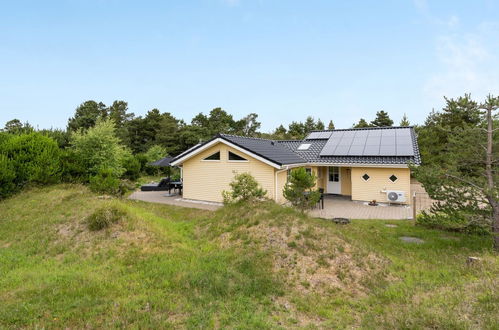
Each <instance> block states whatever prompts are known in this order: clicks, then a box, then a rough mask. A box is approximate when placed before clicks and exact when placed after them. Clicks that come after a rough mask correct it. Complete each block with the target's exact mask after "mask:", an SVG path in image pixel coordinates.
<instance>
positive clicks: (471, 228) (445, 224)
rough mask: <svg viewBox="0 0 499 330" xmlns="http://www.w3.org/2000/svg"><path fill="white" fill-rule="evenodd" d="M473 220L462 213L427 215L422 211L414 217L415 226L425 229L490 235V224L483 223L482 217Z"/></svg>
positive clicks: (471, 216)
mask: <svg viewBox="0 0 499 330" xmlns="http://www.w3.org/2000/svg"><path fill="white" fill-rule="evenodd" d="M474 218H475V217H474V216H473V215H471V214H469V215H466V214H464V213H462V212H454V213H453V214H447V213H444V212H433V213H428V212H425V211H423V212H421V214H418V216H417V217H416V224H417V225H419V226H423V227H427V228H433V229H440V230H447V231H456V232H464V233H473V234H479V235H487V234H490V223H484V221H483V218H482V217H476V218H477V219H476V221H473V219H474Z"/></svg>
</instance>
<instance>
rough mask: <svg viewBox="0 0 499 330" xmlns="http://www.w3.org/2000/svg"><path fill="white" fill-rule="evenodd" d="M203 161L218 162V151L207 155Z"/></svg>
mask: <svg viewBox="0 0 499 330" xmlns="http://www.w3.org/2000/svg"><path fill="white" fill-rule="evenodd" d="M203 160H220V151H217V152H215V153H214V154H211V155H209V156H208V157H206V158H205V159H203Z"/></svg>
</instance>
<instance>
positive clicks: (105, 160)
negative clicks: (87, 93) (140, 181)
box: [71, 119, 127, 177]
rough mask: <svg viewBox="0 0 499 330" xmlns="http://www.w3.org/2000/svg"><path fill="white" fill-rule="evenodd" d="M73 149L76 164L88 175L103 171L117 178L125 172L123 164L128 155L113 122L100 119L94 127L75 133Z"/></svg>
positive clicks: (72, 138)
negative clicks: (111, 173)
mask: <svg viewBox="0 0 499 330" xmlns="http://www.w3.org/2000/svg"><path fill="white" fill-rule="evenodd" d="M71 148H72V149H73V156H74V157H75V162H78V163H79V164H80V166H81V167H82V168H85V169H86V173H87V174H88V175H91V176H93V175H96V174H97V173H99V171H100V170H102V169H106V170H110V171H112V172H113V175H114V176H115V177H120V176H121V175H122V174H123V173H124V172H125V168H124V167H123V162H124V159H125V157H126V155H127V153H126V150H125V149H124V147H123V145H122V144H121V142H120V139H119V138H118V137H117V136H116V134H115V127H114V123H113V122H112V120H109V119H107V120H104V119H99V120H97V123H96V125H95V126H94V127H91V128H89V129H88V130H86V131H83V130H80V131H78V132H74V133H73V134H72V135H71Z"/></svg>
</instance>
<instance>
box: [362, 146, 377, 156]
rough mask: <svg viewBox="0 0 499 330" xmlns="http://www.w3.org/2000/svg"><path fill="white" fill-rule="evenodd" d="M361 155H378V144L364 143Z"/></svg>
mask: <svg viewBox="0 0 499 330" xmlns="http://www.w3.org/2000/svg"><path fill="white" fill-rule="evenodd" d="M362 155H363V156H378V155H379V145H375V146H373V145H366V146H365V147H364V152H363V154H362Z"/></svg>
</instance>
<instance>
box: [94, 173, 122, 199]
mask: <svg viewBox="0 0 499 330" xmlns="http://www.w3.org/2000/svg"><path fill="white" fill-rule="evenodd" d="M89 184H90V185H89V187H90V189H91V190H92V191H94V192H97V193H101V194H109V195H115V196H122V195H123V194H124V191H123V190H122V189H121V181H120V179H118V178H117V177H116V174H115V172H114V171H113V170H112V169H106V168H101V169H100V170H99V172H98V173H97V174H96V175H93V176H91V177H90V179H89Z"/></svg>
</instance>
